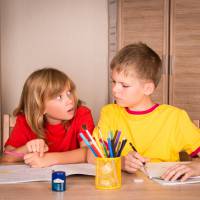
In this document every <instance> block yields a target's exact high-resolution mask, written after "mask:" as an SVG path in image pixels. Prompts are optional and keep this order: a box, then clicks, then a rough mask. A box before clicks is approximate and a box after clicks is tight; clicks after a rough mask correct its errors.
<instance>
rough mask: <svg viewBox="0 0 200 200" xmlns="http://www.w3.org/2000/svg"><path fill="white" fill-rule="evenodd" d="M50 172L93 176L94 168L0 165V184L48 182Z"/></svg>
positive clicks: (83, 165) (80, 165)
mask: <svg viewBox="0 0 200 200" xmlns="http://www.w3.org/2000/svg"><path fill="white" fill-rule="evenodd" d="M52 170H55V171H65V173H66V176H69V175H74V174H83V175H92V176H94V175H95V166H94V165H92V164H87V163H82V164H67V165H54V166H52V167H46V168H30V167H29V166H27V165H0V184H8V183H23V182H31V181H50V180H51V174H52Z"/></svg>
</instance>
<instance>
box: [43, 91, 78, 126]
mask: <svg viewBox="0 0 200 200" xmlns="http://www.w3.org/2000/svg"><path fill="white" fill-rule="evenodd" d="M44 114H45V116H46V119H47V121H48V122H49V123H50V124H57V123H60V122H61V121H62V120H71V119H72V118H73V117H74V114H75V98H74V96H73V93H71V91H70V90H69V89H67V88H66V89H65V90H64V91H63V92H61V93H60V94H59V95H58V96H56V97H55V98H53V99H49V100H46V101H45V112H44Z"/></svg>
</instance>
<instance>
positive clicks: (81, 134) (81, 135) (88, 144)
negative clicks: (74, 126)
mask: <svg viewBox="0 0 200 200" xmlns="http://www.w3.org/2000/svg"><path fill="white" fill-rule="evenodd" d="M80 137H81V138H82V139H83V141H84V142H85V144H86V145H87V146H88V147H89V149H90V150H91V151H92V153H93V154H94V156H95V157H97V154H96V153H95V151H94V149H93V148H92V147H91V145H90V143H89V142H88V140H87V139H86V137H85V136H84V135H83V133H80Z"/></svg>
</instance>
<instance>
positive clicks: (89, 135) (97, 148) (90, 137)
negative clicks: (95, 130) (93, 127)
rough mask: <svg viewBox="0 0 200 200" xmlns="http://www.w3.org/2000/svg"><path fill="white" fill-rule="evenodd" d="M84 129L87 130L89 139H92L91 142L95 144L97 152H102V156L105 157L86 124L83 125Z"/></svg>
mask: <svg viewBox="0 0 200 200" xmlns="http://www.w3.org/2000/svg"><path fill="white" fill-rule="evenodd" d="M82 128H83V130H85V132H86V133H87V135H88V137H89V139H90V140H91V143H92V144H93V145H94V146H95V149H96V150H97V154H100V155H101V156H100V157H104V156H103V153H102V152H101V150H100V149H99V147H98V145H97V143H96V142H95V140H94V139H93V137H92V136H91V134H90V132H89V131H88V129H87V127H86V125H85V124H83V125H82Z"/></svg>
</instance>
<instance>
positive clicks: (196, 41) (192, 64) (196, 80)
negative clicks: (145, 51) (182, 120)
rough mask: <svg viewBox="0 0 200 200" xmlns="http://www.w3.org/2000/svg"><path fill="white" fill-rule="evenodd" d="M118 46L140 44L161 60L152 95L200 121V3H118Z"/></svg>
mask: <svg viewBox="0 0 200 200" xmlns="http://www.w3.org/2000/svg"><path fill="white" fill-rule="evenodd" d="M117 7H118V20H117V21H118V22H117V27H118V29H117V36H118V40H117V44H118V49H120V48H122V47H123V46H125V45H127V44H130V43H133V42H138V41H142V42H145V43H147V44H148V45H149V46H150V47H152V48H153V49H154V50H155V51H157V52H158V53H159V55H160V57H161V58H162V60H163V75H162V80H161V82H160V84H159V86H158V88H157V89H156V92H155V94H154V96H153V98H154V99H155V101H157V102H159V103H169V104H171V105H175V106H177V107H180V108H183V109H185V110H186V111H187V112H188V113H189V115H190V116H191V118H192V119H200V1H199V0H190V1H188V0H118V1H117Z"/></svg>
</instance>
